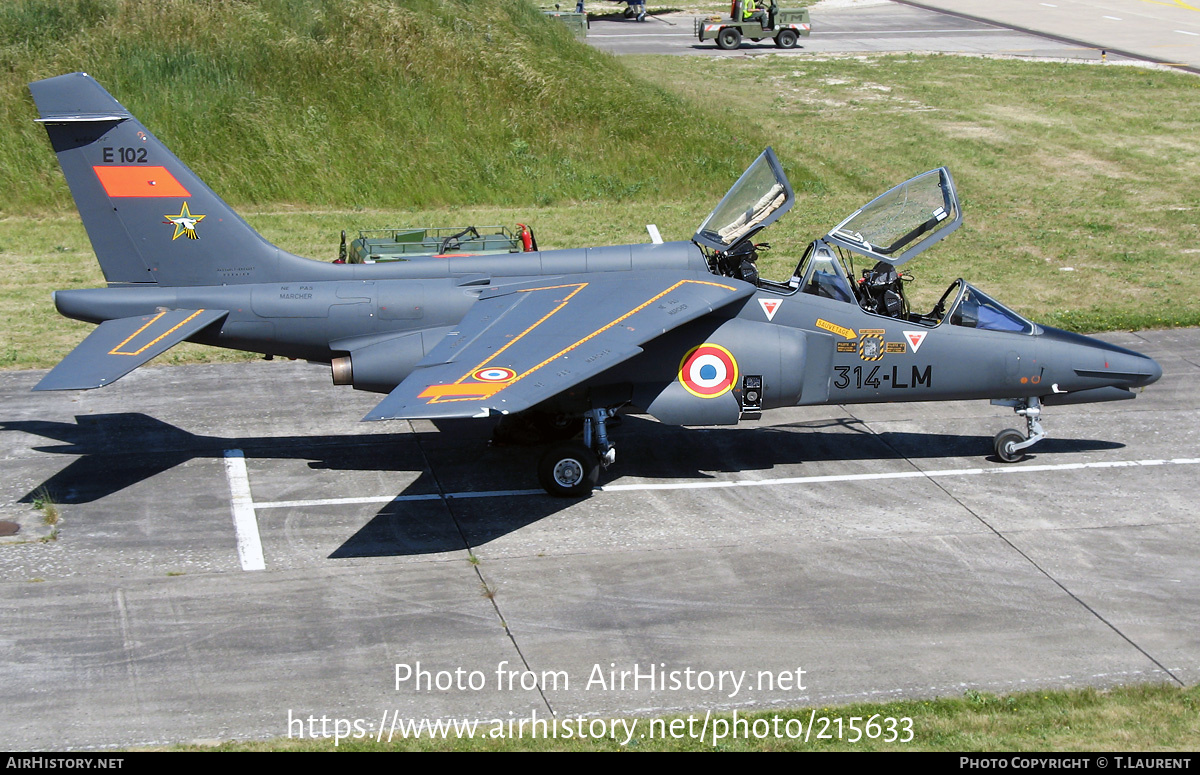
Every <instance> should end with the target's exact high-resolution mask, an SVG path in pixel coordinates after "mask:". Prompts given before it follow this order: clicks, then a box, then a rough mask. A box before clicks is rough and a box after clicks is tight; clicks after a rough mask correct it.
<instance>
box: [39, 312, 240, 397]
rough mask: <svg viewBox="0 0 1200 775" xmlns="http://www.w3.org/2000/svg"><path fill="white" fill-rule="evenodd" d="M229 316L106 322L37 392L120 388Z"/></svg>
mask: <svg viewBox="0 0 1200 775" xmlns="http://www.w3.org/2000/svg"><path fill="white" fill-rule="evenodd" d="M228 314H229V311H228V310H223V309H172V310H163V311H162V312H158V313H156V314H154V315H140V316H137V317H132V318H121V319H119V320H108V321H105V322H104V323H101V324H100V325H99V326H98V327H97V328H96V330H95V331H93V332H92V333H91V334H89V335H88V337H87V339H84V340H83V341H82V342H81V343H80V344H79V346H78V347H76V348H75V349H74V350H72V351H71V352H70V353H69V354H68V355H67V357H66V358H63V359H62V361H61V362H60V363H59V364H58V365H57V366H55V367H54V368H53V369H51V371H50V373H49V374H47V375H46V376H45V377H43V378H42V381H41V382H39V383H38V384H37V386H35V387H34V390H88V389H90V388H98V387H103V386H105V385H108V384H110V383H112V382H116V381H117V380H118V379H120V378H121V377H124V376H125V375H126V374H128V373H129V372H131V371H133V370H134V369H136V368H137V367H138V366H141V365H142V364H143V363H145V362H146V361H148V360H150V359H151V358H153V357H154V356H156V355H160V354H162V353H164V352H166V351H167V350H169V349H171V348H172V347H174V346H175V345H177V344H179V343H180V342H182V341H183V340H184V339H187V338H188V337H189V336H191V335H192V334H195V333H197V332H198V331H200V330H201V329H203V328H204V327H206V326H209V325H212V324H213V323H215V322H217V321H218V320H221V319H222V318H224V317H225V316H226V315H228Z"/></svg>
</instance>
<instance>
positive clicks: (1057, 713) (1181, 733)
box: [172, 685, 1200, 752]
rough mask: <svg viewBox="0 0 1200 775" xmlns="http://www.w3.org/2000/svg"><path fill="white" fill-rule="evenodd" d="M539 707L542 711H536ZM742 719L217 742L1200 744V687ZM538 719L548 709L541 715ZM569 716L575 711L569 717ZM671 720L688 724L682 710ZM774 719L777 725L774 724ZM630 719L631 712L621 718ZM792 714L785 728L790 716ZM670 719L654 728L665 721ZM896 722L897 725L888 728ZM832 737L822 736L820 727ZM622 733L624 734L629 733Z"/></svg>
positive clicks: (488, 726) (1183, 747)
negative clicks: (468, 734) (601, 732)
mask: <svg viewBox="0 0 1200 775" xmlns="http://www.w3.org/2000/svg"><path fill="white" fill-rule="evenodd" d="M539 716H540V714H539ZM691 716H692V717H693V718H694V719H695V721H694V722H693V723H692V724H691V725H690V728H692V729H697V730H698V729H701V728H702V723H703V721H704V716H705V714H704V712H703V711H700V712H697V713H693V714H691ZM737 717H738V719H739V720H744V721H745V722H746V726H745V727H739V729H745V730H747V731H748V732H750V735H749V736H750V737H752V738H754V737H755V736H754V734H753V733H754V730H755V729H756V727H755V723H756V722H757V730H758V731H759V732H760V733H763V732H765V733H766V734H765V736H762V737H759V738H755V739H749V740H748V739H738V740H733V739H729V738H726V739H722V740H718V741H717V744H716V745H714V744H713V741H712V737H711V735H712V732H711V730H713V729H716V728H719V726H716V725H714V722H713V720H714V719H721V720H723V721H725V722H728V726H727V728H732V719H733V715H732V714H731V713H715V714H713V715H712V718H711V719H710V720H709V727H708V729H709V730H710V731H709V736H708V737H707V738H706V739H705V740H703V741H701V740H698V739H696V735H687V734H685V735H684V736H683V737H681V738H679V739H649V738H642V737H638V735H637V733H638V732H645V731H647V730H648V729H649V728H650V724H651V720H650V719H644V718H643V719H638V720H637V724H638V726H637V727H635V735H634V738H633V740H632V741H631V744H630V745H628V746H623V745H622V742H623V737H621V738H620V739H614V738H613V737H612V736H611V735H610V736H608V737H603V738H599V739H589V740H544V739H530V738H529V737H526V738H524V739H517V740H513V739H507V738H506V739H491V738H486V737H485V736H486V735H487V734H488V732H490V731H493V732H494V731H496V730H497V729H499V728H498V727H497V726H496V725H495V724H494V723H491V722H481V723H480V725H479V729H480V733H478V734H476V736H475V738H474V739H464V740H459V739H445V740H443V739H430V738H429V737H423V738H420V739H404V740H400V739H396V740H394V741H393V742H392V743H390V744H388V743H383V744H378V745H377V744H375V743H374V742H373V741H371V740H361V739H360V740H353V739H347V740H342V741H340V742H339V744H338V745H337V746H335V745H334V742H333V741H332V740H317V741H314V740H296V739H292V740H288V739H284V738H279V739H275V740H271V741H264V742H242V743H225V744H222V745H220V746H217V747H218V748H220V749H221V750H235V751H246V750H252V751H262V750H284V751H293V750H320V751H333V750H350V751H359V750H403V751H443V750H470V751H546V750H553V751H619V750H630V751H709V750H714V749H716V750H725V751H963V752H967V751H978V752H1001V751H1014V752H1015V751H1027V752H1035V751H1043V752H1045V751H1063V752H1069V751H1122V752H1124V751H1194V750H1196V748H1197V746H1200V687H1191V688H1188V689H1181V688H1179V687H1175V686H1161V685H1159V686H1154V685H1141V686H1130V687H1120V688H1115V689H1111V690H1098V689H1075V690H1067V691H1049V690H1043V691H1031V692H1022V693H1018V694H1010V695H1004V696H997V695H993V694H988V693H983V692H978V691H975V690H971V691H968V692H966V693H965V694H964V695H963V696H962V697H957V698H954V697H951V698H943V699H936V700H902V701H896V702H888V703H861V704H854V705H846V706H841V707H820V708H799V709H789V710H772V711H759V712H753V713H746V712H742V711H739V712H738V716H737ZM872 717H876V719H877V723H880V727H879V729H878V731H877V732H876V730H875V728H872V732H875V734H876V737H875V739H873V740H870V739H866V734H865V731H864V733H863V734H862V735H861V737H862V738H863V739H860V740H859V741H858V742H855V743H851V742H848V738H850V737H853V736H854V734H853V733H852V732H851V731H850V726H849V725H850V720H851V719H852V718H856V719H858V721H857V722H855V723H856V726H857V727H858V728H859V729H861V730H866V728H867V723H866V722H867V720H869V719H871V718H872ZM543 718H544V717H543ZM573 718H574V717H572V719H573ZM674 718H678V719H682V723H681V724H679V725H678V726H677V729H678V730H679V731H681V732H682V731H684V730H687V729H689V724H688V716H680V717H674ZM810 718H815V719H822V718H824V719H828V720H829V723H827V724H819V723H818V724H814V725H813V732H812V733H811V734H810V737H809V739H808V740H807V741H804V740H802V739H787V730H788V729H789V728H790V729H791V730H792V734H793V736H794V737H797V738H798V730H802V729H804V728H807V726H808V724H809V720H810ZM887 718H894V719H897V720H899V719H911V720H912V723H911V730H912V734H911V737H912V739H911V741H910V742H900V740H899V739H897V740H896V741H895V742H886V738H887V737H888V736H890V735H891V736H895V737H896V738H901V737H907V736H908V735H907V733H906V730H907V729H909V728H910V727H909V726H908V725H907V724H906V723H905V722H902V721H897V723H896V725H895V727H889V726H887V722H880V721H879V719H887ZM776 719H778V724H777V726H776V723H777V722H776ZM837 719H840V720H841V729H842V732H843V735H842V739H838V738H837V737H836V735H834V732H835V731H836V730H837V728H838V727H837V722H836V720H837ZM625 721H626V722H628V721H630V719H626V720H625ZM789 721H791V725H790V727H789V725H788V722H789ZM669 724H670V719H667V720H665V721H664V722H663V724H662V725H660V726H659V727H657V728H658V729H670V728H671V727H670V726H669ZM776 728H777V729H779V730H783V734H782V735H780V736H778V737H777V736H775V735H774V734H773V733H772V730H774V729H776ZM889 729H895V733H891V732H889V731H888V730H889ZM820 732H825V733H826V734H827V735H829V737H827V738H824V739H818V733H820ZM625 736H627V735H625ZM172 750H211V747H204V746H185V747H179V748H173V749H172Z"/></svg>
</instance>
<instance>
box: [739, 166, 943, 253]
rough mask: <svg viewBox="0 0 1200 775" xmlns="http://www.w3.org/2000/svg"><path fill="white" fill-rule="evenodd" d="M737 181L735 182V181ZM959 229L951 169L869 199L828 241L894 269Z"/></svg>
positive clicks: (835, 229) (922, 176) (927, 174)
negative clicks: (885, 263) (884, 262)
mask: <svg viewBox="0 0 1200 775" xmlns="http://www.w3.org/2000/svg"><path fill="white" fill-rule="evenodd" d="M739 182H740V181H739ZM961 225H962V210H960V209H959V206H958V195H957V194H956V193H955V192H954V179H953V178H951V177H950V170H948V169H946V168H945V167H939V168H938V169H936V170H930V171H929V172H925V173H922V174H920V175H918V176H916V177H915V178H912V179H911V180H906V181H905V182H903V183H901V184H900V185H898V186H896V187H895V188H893V189H891V190H890V191H888V192H887V193H885V194H882V195H880V196H878V197H876V198H875V199H873V200H871V202H870V204H867V205H866V206H864V207H862V208H860V209H859V210H857V211H856V212H855V213H854V214H853V215H851V216H850V217H849V218H847V219H846V220H844V221H842V222H841V223H839V224H838V225H837V226H836V227H834V229H833V231H831V232H829V235H828V237H827V238H828V239H829V241H830V242H833V243H835V244H837V245H841V246H842V247H844V248H847V249H849V250H853V251H855V252H856V253H861V254H863V255H865V256H869V257H870V258H873V259H876V260H878V261H886V262H887V263H889V264H892V265H893V266H899V265H900V264H903V263H904V262H906V261H908V260H909V259H910V258H912V257H913V256H915V255H917V254H918V253H920V252H921V251H923V250H925V249H926V248H928V247H929V246H930V245H933V244H934V243H935V242H938V241H939V240H942V239H945V238H946V237H947V236H949V235H950V233H951V232H953V231H954V230H955V229H957V228H958V227H959V226H961Z"/></svg>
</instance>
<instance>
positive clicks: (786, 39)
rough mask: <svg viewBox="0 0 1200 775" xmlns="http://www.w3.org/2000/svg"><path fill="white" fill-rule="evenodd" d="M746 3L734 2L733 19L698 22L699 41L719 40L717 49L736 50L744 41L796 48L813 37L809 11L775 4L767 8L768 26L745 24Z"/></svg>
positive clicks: (711, 19)
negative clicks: (800, 41) (811, 35)
mask: <svg viewBox="0 0 1200 775" xmlns="http://www.w3.org/2000/svg"><path fill="white" fill-rule="evenodd" d="M743 7H744V5H743V0H734V3H733V5H732V7H731V8H730V11H729V18H728V19H722V18H720V17H717V16H713V17H709V18H698V19H696V20H695V22H694V23H693V25H692V29H693V32H694V33H695V34H696V37H697V38H699V39H700V42H701V43H703V42H704V41H706V40H715V41H716V42H717V48H720V49H725V50H727V51H728V50H732V49H735V48H737V47H738V46H740V45H742V40H743V39H746V38H748V39H750V40H753V41H754V42H756V43H757V42H758V41H760V40H765V39H767V38H771V39H773V40H774V41H775V45H776V46H777V47H779V48H795V47H796V43H797V42H799V40H800V37H801V36H804V37H808V36H809V35H810V34H811V33H812V22H811V21H810V20H809V16H808V9H807V8H797V9H780V8H778V7H777V5H776V3H775V2H774V0H772V2H771V4H770V5H769V6H767V7H765V8H763V9H762V10H763V14H764V16H765V17H766V19H765V20H766V24H765V25H764V24H763V23H762V22H760V21H745V20H743V18H742V16H743Z"/></svg>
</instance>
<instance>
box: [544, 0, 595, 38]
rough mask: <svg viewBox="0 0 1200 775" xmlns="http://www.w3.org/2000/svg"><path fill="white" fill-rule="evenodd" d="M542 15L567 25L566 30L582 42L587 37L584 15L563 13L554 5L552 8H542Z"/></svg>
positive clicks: (586, 19)
mask: <svg viewBox="0 0 1200 775" xmlns="http://www.w3.org/2000/svg"><path fill="white" fill-rule="evenodd" d="M542 13H544V14H545V15H547V16H549V17H551V18H554V19H558V20H559V21H560V22H562V23H563V24H565V25H567V29H569V30H570V31H571V34H572V35H574V36H575V37H576V38H579V39H580V40H583V39H584V38H586V37H587V31H588V18H587V14H586V13H579V12H577V11H563V10H561V7H560V6H559V5H558V4H555V6H554V7H553V8H543V9H542Z"/></svg>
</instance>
